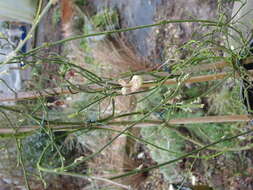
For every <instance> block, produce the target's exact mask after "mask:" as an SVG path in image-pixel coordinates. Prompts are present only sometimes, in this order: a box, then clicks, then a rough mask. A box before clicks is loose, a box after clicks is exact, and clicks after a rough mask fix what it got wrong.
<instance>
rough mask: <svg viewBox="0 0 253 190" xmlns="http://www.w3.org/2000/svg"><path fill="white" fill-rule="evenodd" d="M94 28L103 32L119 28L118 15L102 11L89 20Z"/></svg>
mask: <svg viewBox="0 0 253 190" xmlns="http://www.w3.org/2000/svg"><path fill="white" fill-rule="evenodd" d="M91 21H92V24H93V25H94V27H95V28H97V29H99V30H101V31H103V30H108V29H115V28H117V27H118V26H119V15H118V13H117V11H116V10H110V9H104V10H103V11H102V12H98V13H97V14H96V15H94V16H93V17H92V18H91Z"/></svg>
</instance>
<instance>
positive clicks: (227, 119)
mask: <svg viewBox="0 0 253 190" xmlns="http://www.w3.org/2000/svg"><path fill="white" fill-rule="evenodd" d="M252 119H253V117H252V116H251V115H226V116H206V117H195V118H178V119H171V120H168V121H166V124H169V125H182V124H201V123H232V122H249V121H251V120H252ZM135 122H136V121H117V122H116V121H113V122H109V123H107V124H100V125H99V124H96V125H97V126H96V127H98V128H105V129H108V126H126V125H131V124H133V123H135ZM163 123H164V121H162V120H146V121H141V122H139V123H137V124H136V125H135V126H134V127H137V128H142V127H154V126H158V125H161V124H163ZM79 127H90V125H88V124H87V125H86V124H84V123H78V122H77V123H76V124H75V123H73V124H72V125H71V126H64V125H61V126H54V124H53V123H52V124H51V128H52V129H53V130H56V131H57V130H75V129H78V128H79ZM39 128H40V126H30V127H28V126H24V127H20V128H19V129H12V128H1V129H0V134H15V133H22V132H23V133H24V132H32V131H34V130H37V129H39Z"/></svg>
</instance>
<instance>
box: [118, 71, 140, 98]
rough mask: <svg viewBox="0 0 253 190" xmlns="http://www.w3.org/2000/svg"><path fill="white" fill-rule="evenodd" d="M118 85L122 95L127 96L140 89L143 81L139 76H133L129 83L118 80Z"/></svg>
mask: <svg viewBox="0 0 253 190" xmlns="http://www.w3.org/2000/svg"><path fill="white" fill-rule="evenodd" d="M118 83H119V84H120V85H121V86H122V89H121V93H122V95H127V94H129V93H133V92H137V91H138V90H139V89H140V88H141V86H142V84H143V80H142V78H141V76H138V75H134V76H133V78H132V79H131V81H130V82H129V83H127V82H126V81H124V80H123V79H119V80H118Z"/></svg>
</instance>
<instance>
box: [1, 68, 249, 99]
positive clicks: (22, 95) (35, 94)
mask: <svg viewBox="0 0 253 190" xmlns="http://www.w3.org/2000/svg"><path fill="white" fill-rule="evenodd" d="M248 72H249V73H250V74H252V73H253V70H249V71H248ZM228 75H229V73H227V72H223V73H218V74H211V75H203V76H196V77H191V78H189V79H186V80H184V81H180V82H181V83H184V84H190V83H196V82H207V81H214V80H220V79H223V78H225V77H227V76H228ZM235 77H238V75H235ZM178 83H179V81H178V80H177V79H168V80H167V81H165V82H164V84H165V85H174V84H178ZM155 85H157V83H156V82H153V81H150V82H146V83H144V84H143V85H142V86H141V87H142V88H147V87H153V86H155ZM90 88H93V89H94V90H101V89H100V88H97V87H96V86H95V85H94V86H90ZM73 92H74V93H78V91H74V90H73V91H70V90H69V89H68V88H65V89H62V88H52V89H45V90H43V91H28V92H18V93H16V94H14V93H13V94H0V102H8V101H9V102H10V101H18V100H25V99H36V98H39V97H48V96H57V95H64V94H72V93H73Z"/></svg>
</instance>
